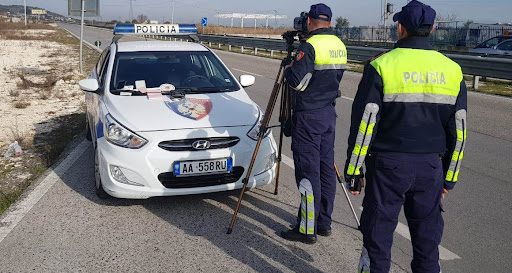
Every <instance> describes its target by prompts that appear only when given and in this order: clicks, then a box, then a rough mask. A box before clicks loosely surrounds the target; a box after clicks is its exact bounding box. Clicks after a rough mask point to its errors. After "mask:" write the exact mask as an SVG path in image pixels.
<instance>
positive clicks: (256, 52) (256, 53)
mask: <svg viewBox="0 0 512 273" xmlns="http://www.w3.org/2000/svg"><path fill="white" fill-rule="evenodd" d="M254 55H255V56H256V55H258V48H256V47H255V48H254Z"/></svg>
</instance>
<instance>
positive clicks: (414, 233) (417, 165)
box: [361, 153, 444, 273]
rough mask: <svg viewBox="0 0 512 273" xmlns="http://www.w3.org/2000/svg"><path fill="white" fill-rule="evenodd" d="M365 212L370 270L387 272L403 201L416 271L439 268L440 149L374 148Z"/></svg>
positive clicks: (368, 161) (363, 224) (368, 164)
mask: <svg viewBox="0 0 512 273" xmlns="http://www.w3.org/2000/svg"><path fill="white" fill-rule="evenodd" d="M366 167H367V172H366V181H367V185H366V190H365V197H364V201H363V207H364V209H363V213H362V215H361V230H362V233H363V242H364V247H365V248H366V249H367V250H368V255H369V257H370V272H371V273H380V272H386V273H387V272H389V268H390V263H391V245H392V243H393V232H394V230H395V228H396V226H397V222H398V215H399V213H400V210H401V208H402V205H403V207H404V212H405V217H406V218H407V223H408V225H409V231H410V233H411V241H412V246H413V253H414V256H413V260H412V262H411V268H412V271H413V272H421V273H429V272H435V273H438V272H440V266H439V250H438V246H439V244H440V243H441V237H442V233H443V227H444V222H443V218H442V215H441V210H442V209H441V191H442V189H443V183H444V178H443V169H442V164H441V160H440V158H439V155H438V154H405V153H376V154H372V155H370V156H369V157H368V158H367V159H366Z"/></svg>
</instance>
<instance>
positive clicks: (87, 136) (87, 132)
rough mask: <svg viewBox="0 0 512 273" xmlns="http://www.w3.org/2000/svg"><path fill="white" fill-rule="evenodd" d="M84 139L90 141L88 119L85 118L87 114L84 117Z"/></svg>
mask: <svg viewBox="0 0 512 273" xmlns="http://www.w3.org/2000/svg"><path fill="white" fill-rule="evenodd" d="M85 139H87V140H89V141H92V134H91V128H90V126H89V119H88V118H87V114H86V117H85Z"/></svg>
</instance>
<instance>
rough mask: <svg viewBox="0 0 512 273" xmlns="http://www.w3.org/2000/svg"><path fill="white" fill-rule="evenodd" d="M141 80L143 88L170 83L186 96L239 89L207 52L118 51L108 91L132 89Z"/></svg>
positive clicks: (224, 69)
mask: <svg viewBox="0 0 512 273" xmlns="http://www.w3.org/2000/svg"><path fill="white" fill-rule="evenodd" d="M141 80H144V81H145V82H146V87H147V88H154V87H159V86H160V85H162V84H172V85H174V87H175V88H176V90H183V91H184V92H186V93H212V92H227V91H236V90H239V89H240V87H239V86H238V84H237V83H236V81H235V80H234V79H233V77H232V76H231V74H230V73H229V72H228V71H227V69H226V68H225V66H224V65H223V64H222V63H221V62H220V61H219V60H218V59H217V57H215V55H213V54H212V53H211V52H209V51H184V52H179V51H178V52H176V51H175V52H119V53H117V56H116V59H115V62H114V67H113V70H112V78H111V82H110V86H111V87H110V90H112V91H114V90H132V89H134V88H135V82H136V81H141Z"/></svg>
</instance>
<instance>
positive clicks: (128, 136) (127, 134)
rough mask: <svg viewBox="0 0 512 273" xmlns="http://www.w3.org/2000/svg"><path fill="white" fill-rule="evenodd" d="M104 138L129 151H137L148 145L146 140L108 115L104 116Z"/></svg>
mask: <svg viewBox="0 0 512 273" xmlns="http://www.w3.org/2000/svg"><path fill="white" fill-rule="evenodd" d="M105 138H106V139H107V140H108V141H109V142H110V143H112V144H114V145H117V146H120V147H124V148H129V149H139V148H140V147H142V146H144V145H146V143H148V141H147V140H146V139H144V138H143V137H141V136H139V135H137V134H135V133H134V132H132V131H130V130H128V129H127V128H126V127H124V126H123V125H121V124H120V123H119V122H117V121H116V120H115V119H114V118H113V117H112V116H111V115H110V114H107V115H106V116H105Z"/></svg>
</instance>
